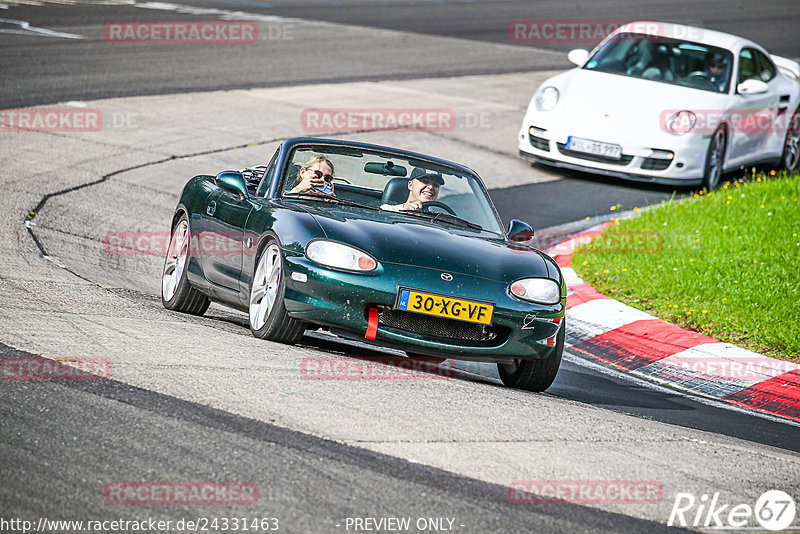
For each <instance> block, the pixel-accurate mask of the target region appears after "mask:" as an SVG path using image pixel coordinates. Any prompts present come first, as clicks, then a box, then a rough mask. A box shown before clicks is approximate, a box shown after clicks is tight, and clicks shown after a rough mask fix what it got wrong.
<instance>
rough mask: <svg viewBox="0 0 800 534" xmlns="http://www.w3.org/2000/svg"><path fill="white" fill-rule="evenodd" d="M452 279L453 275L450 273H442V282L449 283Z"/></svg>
mask: <svg viewBox="0 0 800 534" xmlns="http://www.w3.org/2000/svg"><path fill="white" fill-rule="evenodd" d="M452 279H453V275H452V274H450V273H442V280H444V281H445V282H450V281H451V280H452Z"/></svg>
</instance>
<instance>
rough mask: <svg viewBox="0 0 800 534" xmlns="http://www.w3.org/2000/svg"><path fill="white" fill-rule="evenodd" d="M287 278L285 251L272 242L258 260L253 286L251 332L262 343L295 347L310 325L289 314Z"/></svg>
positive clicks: (251, 291) (251, 288) (251, 294)
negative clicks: (287, 310)
mask: <svg viewBox="0 0 800 534" xmlns="http://www.w3.org/2000/svg"><path fill="white" fill-rule="evenodd" d="M284 275H285V269H284V268H283V255H282V254H281V249H280V247H278V244H277V243H276V242H275V241H273V240H270V241H269V242H268V243H267V246H266V247H264V250H263V251H261V254H259V256H258V258H257V259H256V270H255V273H254V274H253V281H252V282H251V284H250V309H249V312H250V313H249V316H250V331H251V332H252V333H253V335H254V336H255V337H257V338H260V339H268V340H270V341H277V342H279V343H287V344H289V345H293V344H295V343H297V342H298V341H300V338H302V337H303V333H304V332H305V330H306V325H305V323H304V322H303V321H299V320H297V319H293V318H291V317H289V316H288V315H287V314H286V307H285V305H284V302H283V297H284V294H285V292H286V279H285V276H284Z"/></svg>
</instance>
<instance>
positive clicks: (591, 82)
mask: <svg viewBox="0 0 800 534" xmlns="http://www.w3.org/2000/svg"><path fill="white" fill-rule="evenodd" d="M546 85H553V86H555V87H557V88H558V90H559V93H560V98H559V101H558V105H557V106H556V108H555V109H554V111H555V112H556V113H555V114H553V119H556V120H558V121H567V123H569V124H570V125H574V126H576V127H579V129H580V132H581V133H580V135H582V136H587V135H588V136H594V137H593V138H595V139H602V140H604V141H609V142H614V136H620V137H622V136H626V137H627V136H629V135H630V134H631V132H648V131H653V130H654V129H662V128H663V127H664V121H665V119H666V117H667V116H668V115H670V114H671V113H674V112H675V111H679V110H684V109H688V110H695V111H697V110H719V109H723V108H724V104H725V103H726V101H727V95H725V94H719V93H712V92H710V91H702V90H699V89H693V88H691V87H681V86H679V85H672V84H668V83H663V82H657V81H653V80H642V79H638V78H631V77H628V76H622V75H618V74H608V73H605V72H597V71H591V70H585V69H574V70H571V71H569V72H566V73H564V74H561V75H559V76H556V77H554V78H552V79H551V80H550V81H549V82H546ZM550 113H552V112H550ZM542 115H548V113H542ZM618 128H619V129H618ZM623 128H624V129H623Z"/></svg>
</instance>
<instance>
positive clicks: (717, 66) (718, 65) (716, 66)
mask: <svg viewBox="0 0 800 534" xmlns="http://www.w3.org/2000/svg"><path fill="white" fill-rule="evenodd" d="M708 66H709V67H712V68H714V69H721V68H722V67H724V66H725V65H723V64H722V63H715V62H713V61H712V62H711V63H709V64H708Z"/></svg>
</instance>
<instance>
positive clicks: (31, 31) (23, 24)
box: [0, 19, 83, 39]
mask: <svg viewBox="0 0 800 534" xmlns="http://www.w3.org/2000/svg"><path fill="white" fill-rule="evenodd" d="M0 24H13V25H14V26H19V27H20V28H22V29H21V30H4V29H0V33H15V34H19V35H40V36H42V37H61V38H63V39H83V35H77V34H75V33H64V32H57V31H53V30H46V29H44V28H38V27H36V26H31V23H30V22H28V21H25V20H16V19H0Z"/></svg>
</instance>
